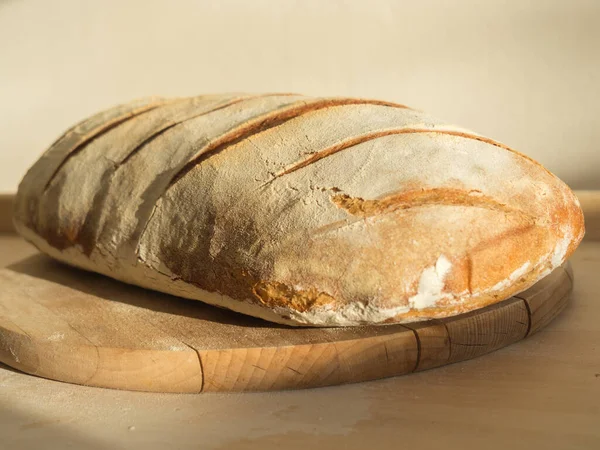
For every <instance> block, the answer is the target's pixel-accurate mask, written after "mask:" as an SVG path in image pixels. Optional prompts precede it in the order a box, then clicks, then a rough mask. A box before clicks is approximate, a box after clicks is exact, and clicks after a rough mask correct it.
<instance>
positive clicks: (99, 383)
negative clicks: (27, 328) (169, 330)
mask: <svg viewBox="0 0 600 450" xmlns="http://www.w3.org/2000/svg"><path fill="white" fill-rule="evenodd" d="M57 361H60V364H57ZM0 362H1V363H3V364H6V365H7V366H9V367H12V368H14V369H17V370H20V371H21V372H25V373H28V374H30V375H35V376H38V377H42V378H47V379H50V380H56V381H61V382H65V383H72V384H79V385H84V386H94V387H102V388H110V389H121V390H131V391H145V392H167V393H199V392H202V386H203V374H202V367H201V364H200V361H199V358H198V354H197V353H196V352H195V351H194V350H193V349H189V350H186V351H171V350H169V351H155V350H147V349H136V350H132V349H122V348H107V347H102V348H99V347H94V346H91V345H89V346H79V347H78V348H77V351H74V349H73V348H72V347H64V346H61V345H59V344H58V343H56V342H51V341H47V342H43V341H41V340H34V339H32V338H31V337H30V336H28V335H25V334H23V333H20V332H17V331H11V330H8V329H6V328H3V327H0ZM73 366H76V367H77V368H78V371H77V372H74V371H72V370H69V368H70V367H73ZM143 379H146V380H148V381H147V382H146V383H143V382H141V380H143Z"/></svg>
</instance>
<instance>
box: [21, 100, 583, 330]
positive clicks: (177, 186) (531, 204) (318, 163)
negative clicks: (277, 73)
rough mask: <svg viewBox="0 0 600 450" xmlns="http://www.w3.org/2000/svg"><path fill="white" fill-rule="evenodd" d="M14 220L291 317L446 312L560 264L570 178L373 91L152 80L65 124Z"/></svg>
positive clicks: (566, 247) (142, 270)
mask: <svg viewBox="0 0 600 450" xmlns="http://www.w3.org/2000/svg"><path fill="white" fill-rule="evenodd" d="M14 217H15V225H16V227H17V230H18V231H19V232H20V233H21V234H22V235H23V236H24V237H25V238H27V239H28V240H30V241H31V242H33V243H34V244H35V245H36V246H37V247H38V248H39V249H40V250H42V251H44V252H46V253H47V254H49V255H50V256H52V257H54V258H56V259H58V260H61V261H64V262H67V263H69V264H71V265H74V266H78V267H81V268H83V269H86V270H91V271H95V272H98V273H102V274H104V275H107V276H110V277H113V278H116V279H119V280H122V281H124V282H127V283H132V284H137V285H140V286H143V287H147V288H150V289H155V290H159V291H163V292H167V293H170V294H174V295H178V296H182V297H186V298H191V299H195V300H200V301H204V302H207V303H210V304H214V305H216V306H220V307H225V308H229V309H232V310H235V311H239V312H242V313H244V314H250V315H253V316H257V317H262V318H264V319H266V320H270V321H274V322H280V323H285V324H290V325H309V326H345V325H361V324H378V323H398V322H399V323H402V322H411V321H416V320H423V319H429V318H440V317H448V316H450V315H454V314H459V313H462V312H467V311H471V310H473V309H476V308H480V307H483V306H486V305H488V304H491V303H495V302H497V301H500V300H502V299H504V298H507V297H509V296H511V295H514V294H516V293H518V292H520V291H522V290H524V289H526V288H528V287H529V286H531V285H532V284H533V283H535V282H536V281H537V280H538V279H539V278H541V277H543V276H545V275H547V274H548V273H549V272H550V271H552V270H553V269H554V268H556V267H558V266H559V265H560V264H562V262H563V261H564V260H565V259H566V258H568V257H569V255H570V254H571V253H572V252H573V251H574V250H575V248H576V247H577V245H578V244H579V242H580V241H581V238H582V236H583V232H584V227H583V216H582V213H581V209H580V207H579V204H578V202H577V199H576V198H575V196H574V195H573V193H572V192H571V190H570V189H569V188H568V187H567V186H566V185H565V184H564V183H563V182H561V181H560V180H559V179H558V178H557V177H555V176H554V175H552V174H551V173H550V172H548V171H547V170H546V169H544V168H543V167H542V166H540V165H539V164H538V163H536V162H535V161H533V160H531V159H530V158H528V157H526V156H524V155H522V154H521V153H518V152H516V151H514V150H512V149H510V148H509V147H507V146H505V145H504V144H500V143H498V142H496V141H494V140H491V139H488V138H485V137H483V136H480V135H477V134H474V133H472V132H470V131H468V130H464V129H461V128H458V127H456V126H453V125H449V124H446V123H444V122H442V121H439V120H438V119H435V118H433V117H431V116H429V115H427V114H425V113H422V112H419V111H415V110H412V109H410V108H407V107H405V106H403V105H397V104H393V103H388V102H381V101H373V100H361V99H347V98H311V97H306V96H300V95H293V94H285V95H284V94H267V95H247V94H224V95H208V96H200V97H194V98H189V99H176V100H168V99H157V98H153V99H148V100H141V101H136V102H132V103H131V104H129V105H122V106H118V107H115V108H113V109H111V110H109V111H106V112H103V113H100V114H98V115H96V116H93V117H92V118H90V119H88V120H86V121H84V122H82V123H81V124H79V125H77V126H76V127H74V128H72V129H71V130H68V131H67V132H66V133H65V135H64V136H63V137H62V138H61V139H59V140H58V141H57V142H56V143H55V144H53V146H52V147H51V148H50V149H49V150H48V151H47V152H46V153H45V154H44V155H43V156H42V157H41V158H40V159H39V160H38V161H37V162H36V163H35V164H34V166H33V167H32V168H31V169H30V170H29V172H28V173H27V174H26V175H25V177H24V179H23V181H22V183H21V185H20V186H19V191H18V195H17V199H16V204H15V214H14Z"/></svg>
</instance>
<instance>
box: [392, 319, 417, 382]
mask: <svg viewBox="0 0 600 450" xmlns="http://www.w3.org/2000/svg"><path fill="white" fill-rule="evenodd" d="M406 328H408V329H409V330H411V331H412V332H413V334H414V335H415V339H416V341H417V360H416V361H415V367H413V370H411V372H416V371H417V369H418V368H419V364H420V363H421V338H420V337H419V333H417V330H415V329H414V328H410V327H406ZM386 354H387V349H386Z"/></svg>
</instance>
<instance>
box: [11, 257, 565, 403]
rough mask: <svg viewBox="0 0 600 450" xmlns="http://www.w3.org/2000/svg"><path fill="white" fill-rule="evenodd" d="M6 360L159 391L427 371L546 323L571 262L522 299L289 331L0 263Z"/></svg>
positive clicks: (79, 379)
mask: <svg viewBox="0 0 600 450" xmlns="http://www.w3.org/2000/svg"><path fill="white" fill-rule="evenodd" d="M0 286H1V291H0V361H2V362H3V363H5V364H8V365H9V366H12V367H14V368H16V369H19V370H22V371H24V372H27V373H30V374H33V375H38V376H41V377H46V378H51V379H55V380H60V381H66V382H69V383H78V384H85V385H89V386H101V387H108V388H118V389H131V390H141V391H154V392H210V391H245V390H277V389H295V388H307V387H316V386H326V385H334V384H341V383H353V382H359V381H365V380H373V379H377V378H384V377H391V376H395V375H402V374H407V373H411V372H414V371H419V370H425V369H431V368H433V367H437V366H441V365H444V364H450V363H454V362H457V361H462V360H465V359H470V358H474V357H476V356H479V355H483V354H485V353H488V352H491V351H493V350H497V349H499V348H501V347H504V346H506V345H509V344H511V343H513V342H516V341H519V340H520V339H523V338H524V337H526V336H528V335H529V334H531V333H534V332H536V331H537V330H539V329H540V328H542V327H544V326H545V325H546V324H548V323H549V322H550V321H551V320H552V319H553V318H554V317H555V316H556V315H557V314H558V313H559V312H560V311H561V310H562V309H563V308H564V306H565V305H566V304H567V301H568V298H569V295H570V293H571V291H572V287H573V283H572V273H571V270H570V267H569V266H568V265H566V266H563V267H560V268H558V269H556V270H555V271H554V272H553V273H552V274H551V275H549V276H548V277H546V278H544V279H543V280H541V281H540V282H538V283H537V284H536V285H535V286H533V287H532V288H530V289H529V290H527V291H525V292H523V293H521V294H520V295H519V296H516V297H512V298H510V299H508V300H505V301H503V302H501V303H498V304H496V305H493V306H490V307H487V308H484V309H481V310H478V311H475V312H472V313H469V314H464V315H460V316H457V317H453V318H449V319H445V320H433V321H428V322H421V323H414V324H409V325H386V326H371V327H349V328H292V327H287V326H283V325H276V324H271V323H267V322H264V321H262V320H259V319H254V318H251V317H245V316H242V315H239V314H236V313H232V312H229V311H226V310H221V309H218V308H214V307H211V306H207V305H204V304H202V303H201V302H195V301H190V300H184V299H180V298H176V297H172V296H169V295H165V294H160V293H157V292H152V291H148V290H144V289H141V288H137V287H134V286H129V285H126V284H122V283H120V282H117V281H113V280H111V279H109V278H106V277H103V276H101V275H96V274H93V273H88V272H84V271H80V270H77V269H74V268H71V267H67V266H65V265H62V264H60V263H57V262H55V261H53V260H51V259H50V258H48V257H46V256H43V255H41V254H38V255H34V256H32V257H30V258H27V259H25V260H22V261H20V262H18V263H16V264H13V265H11V266H9V267H7V268H5V269H2V270H0Z"/></svg>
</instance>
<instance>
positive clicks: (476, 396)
mask: <svg viewBox="0 0 600 450" xmlns="http://www.w3.org/2000/svg"><path fill="white" fill-rule="evenodd" d="M590 195H591V194H590ZM580 197H581V196H580ZM590 198H591V197H590ZM595 199H596V200H594V202H595V204H596V205H598V204H600V202H598V201H597V200H598V197H597V196H596V197H595ZM582 200H583V198H582ZM582 203H583V201H582ZM586 204H587V203H586ZM584 210H586V206H585V205H584ZM586 213H587V211H586ZM586 218H587V226H588V236H589V237H590V238H591V237H594V238H596V239H597V237H598V235H599V234H600V233H598V231H600V221H599V220H598V211H597V210H596V211H592V212H591V213H590V214H586ZM590 238H588V239H586V241H584V243H583V244H582V246H581V247H580V248H579V250H578V251H577V252H576V254H575V255H574V256H573V258H572V263H573V269H574V273H575V291H574V296H573V300H572V302H571V304H570V306H568V307H567V309H566V310H565V311H564V312H563V314H561V315H560V316H559V317H558V318H557V319H556V320H555V321H554V322H553V323H551V324H550V325H549V326H548V327H547V328H545V329H544V330H542V331H541V332H539V333H538V334H536V335H534V336H532V337H530V338H528V339H526V340H524V341H521V342H518V343H516V344H514V345H512V346H510V347H507V348H505V349H502V350H499V351H497V352H494V353H492V354H489V355H486V356H483V357H481V358H477V359H475V360H471V361H466V362H462V363H459V364H454V365H450V366H446V367H441V368H438V369H434V370H430V371H426V372H421V373H416V374H412V375H408V376H403V377H398V378H393V379H387V380H380V381H374V382H368V383H362V384H356V385H346V386H337V387H330V388H320V389H312V390H304V391H288V392H276V393H244V394H201V395H193V394H187V395H183V394H151V393H141V392H126V391H114V390H107V389H99V388H90V387H83V386H75V385H69V384H64V383H59V382H55V381H50V380H45V379H41V378H36V377H33V376H30V375H25V374H22V373H18V372H15V371H13V370H12V369H10V368H8V367H6V366H0V449H38V448H44V449H52V448H60V449H62V448H76V449H105V448H106V449H130V448H135V449H137V448H139V449H144V450H152V449H162V448H170V449H221V448H222V449H232V450H236V449H254V448H257V449H262V450H269V449H292V450H293V449H302V450H306V449H315V448H326V449H332V450H335V449H360V450H365V449H368V448H375V449H387V448H389V449H398V448H404V447H406V448H423V449H433V448H437V447H440V448H444V449H454V448H456V449H462V450H466V449H477V450H481V449H511V450H513V449H528V450H529V449H538V448H543V449H545V450H548V449H560V450H565V449H600V301H598V292H600V241H598V240H593V239H590ZM34 251H35V250H33V248H32V247H30V246H29V245H28V244H26V243H25V242H23V241H22V240H20V239H19V238H17V237H14V236H10V235H4V236H0V265H7V264H9V263H10V262H12V261H16V260H18V259H21V258H22V257H25V256H27V255H29V254H31V253H33V252H34ZM0 288H1V287H0ZM69 446H71V447H69Z"/></svg>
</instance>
